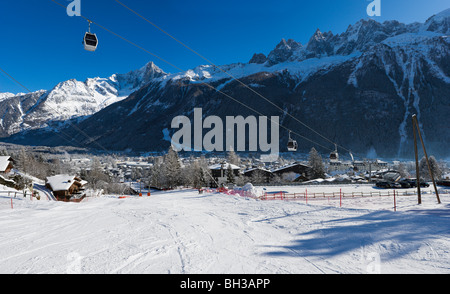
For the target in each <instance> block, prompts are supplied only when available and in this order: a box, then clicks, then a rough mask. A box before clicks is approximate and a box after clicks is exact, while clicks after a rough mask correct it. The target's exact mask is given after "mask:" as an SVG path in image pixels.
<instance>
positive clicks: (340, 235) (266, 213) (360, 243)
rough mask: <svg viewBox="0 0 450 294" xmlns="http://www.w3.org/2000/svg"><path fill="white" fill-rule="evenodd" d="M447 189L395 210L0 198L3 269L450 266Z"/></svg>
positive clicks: (168, 196) (184, 195)
mask: <svg viewBox="0 0 450 294" xmlns="http://www.w3.org/2000/svg"><path fill="white" fill-rule="evenodd" d="M279 188H280V189H281V190H283V191H285V190H289V189H299V188H298V187H297V188H294V187H279ZM270 189H272V190H273V189H277V187H271V188H270ZM311 189H312V188H311ZM309 190H310V188H308V191H309ZM273 191H276V190H273ZM447 195H448V194H447ZM447 197H449V196H445V195H442V196H441V200H442V202H443V204H441V205H437V204H435V199H433V197H432V196H429V195H427V194H424V199H423V202H424V204H422V206H418V205H417V204H415V201H416V199H414V197H403V198H401V197H399V199H398V210H399V211H397V212H393V211H392V203H391V202H392V199H386V198H378V197H373V198H370V199H356V198H355V199H348V198H345V199H344V201H343V202H344V207H342V208H340V207H339V204H338V202H337V201H338V200H336V199H332V200H329V199H328V200H313V199H311V200H310V201H309V202H310V203H308V204H305V203H304V202H303V201H295V202H294V201H291V202H288V201H278V200H274V201H259V200H254V199H247V198H242V197H238V196H228V195H222V194H212V193H206V194H203V195H199V194H198V193H197V192H196V191H192V190H180V191H168V192H155V193H152V196H151V197H130V198H126V199H118V198H117V197H114V196H104V197H100V198H92V199H89V200H88V201H87V202H82V203H62V202H56V201H48V200H45V199H44V200H40V201H37V200H33V201H30V200H27V199H14V209H10V207H8V203H9V201H10V199H9V198H1V197H0V211H1V212H2V213H1V215H0V273H107V274H123V273H163V274H166V273H172V274H197V273H198V274H201V273H206V274H210V273H219V274H221V273H243V274H244V273H246V274H264V273H266V274H267V273H268V274H289V273H300V274H301V273H313V274H324V273H325V274H329V273H366V272H367V269H368V267H369V266H370V265H371V263H370V260H369V257H370V256H371V255H370V254H372V253H376V254H377V255H378V256H379V257H380V271H381V273H450V255H449V248H450V246H449V245H450V238H449V235H450V229H449V221H450V217H449V216H450V214H449V211H450V210H449V209H450V206H449V205H448V204H445V203H448V200H450V199H449V198H447ZM380 205H381V206H380ZM380 207H381V208H380Z"/></svg>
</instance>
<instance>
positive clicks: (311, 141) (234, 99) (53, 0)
mask: <svg viewBox="0 0 450 294" xmlns="http://www.w3.org/2000/svg"><path fill="white" fill-rule="evenodd" d="M50 1H52V2H53V3H55V4H57V5H59V6H61V7H63V8H67V7H66V6H64V5H63V4H60V3H58V2H57V1H55V0H50ZM80 17H82V18H83V19H85V20H89V21H91V23H92V24H95V25H96V26H98V27H100V28H101V29H103V30H105V31H107V32H109V33H111V34H113V35H114V36H116V37H118V38H120V39H122V40H123V41H126V42H127V43H129V44H131V45H133V46H135V47H137V48H138V49H141V50H142V51H144V52H146V53H148V54H150V55H152V56H153V57H155V58H157V59H159V60H161V61H163V62H164V63H166V64H168V65H170V66H172V67H174V68H176V69H177V70H179V71H180V72H184V73H186V72H187V71H186V70H183V69H181V68H180V67H178V66H176V65H174V64H173V63H171V62H169V61H167V60H165V59H163V58H161V57H159V56H157V55H156V54H154V53H152V52H150V51H148V50H147V49H145V48H143V47H142V46H140V45H138V44H136V43H134V42H132V41H130V40H128V39H126V38H125V37H123V36H121V35H119V34H117V33H115V32H113V31H112V30H110V29H108V28H106V27H104V26H102V25H100V24H98V23H96V22H95V21H93V20H92V19H88V18H86V17H85V16H83V15H81V14H80ZM199 84H200V85H205V86H207V87H209V88H210V89H213V90H215V91H216V92H218V93H220V94H222V95H224V96H226V97H228V98H229V99H231V100H233V101H235V102H236V103H239V104H240V105H242V106H244V107H246V108H247V109H249V110H251V111H253V112H255V113H257V114H259V115H260V116H264V114H262V113H261V112H259V111H257V110H255V109H254V108H252V107H250V106H248V105H246V104H245V103H243V102H241V101H239V100H238V99H236V98H234V97H232V96H230V95H228V94H226V93H224V92H223V91H221V90H219V89H217V88H216V87H214V86H212V85H210V84H208V83H206V82H202V83H199ZM267 119H268V120H269V121H271V122H272V119H271V118H270V117H267ZM273 122H274V123H276V124H277V125H279V126H280V127H282V128H284V129H286V130H288V131H291V130H290V129H288V128H287V127H285V126H283V125H281V124H280V123H278V122H275V121H273ZM78 130H79V131H80V132H82V130H80V129H78ZM291 132H292V133H293V134H295V135H297V136H299V137H301V138H302V139H304V140H306V141H308V142H310V143H312V144H314V145H316V146H320V147H321V148H323V149H325V150H328V151H331V149H330V148H328V147H326V146H324V145H322V144H319V143H317V142H315V141H313V140H311V139H309V138H307V137H305V136H302V135H300V134H298V133H296V132H294V131H291ZM83 133H84V132H83ZM84 135H85V136H88V135H87V134H85V133H84ZM92 140H93V141H94V142H95V140H94V139H92Z"/></svg>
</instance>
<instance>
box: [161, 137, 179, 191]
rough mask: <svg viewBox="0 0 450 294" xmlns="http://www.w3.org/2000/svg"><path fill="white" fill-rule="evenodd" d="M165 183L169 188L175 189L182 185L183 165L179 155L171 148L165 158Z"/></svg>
mask: <svg viewBox="0 0 450 294" xmlns="http://www.w3.org/2000/svg"><path fill="white" fill-rule="evenodd" d="M164 171H165V173H164V174H165V177H166V178H165V182H166V186H167V188H171V189H173V188H175V187H176V186H178V185H179V184H180V182H181V181H180V171H181V164H180V158H179V157H178V153H177V152H176V151H175V150H174V149H173V148H172V146H170V148H169V150H168V152H167V154H166V156H165V157H164Z"/></svg>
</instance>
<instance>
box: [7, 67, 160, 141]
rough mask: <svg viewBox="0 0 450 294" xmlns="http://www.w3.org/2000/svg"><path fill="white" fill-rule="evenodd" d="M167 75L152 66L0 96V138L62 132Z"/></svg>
mask: <svg viewBox="0 0 450 294" xmlns="http://www.w3.org/2000/svg"><path fill="white" fill-rule="evenodd" d="M164 75H165V73H164V72H163V71H162V70H161V69H160V68H158V67H157V66H156V65H155V64H154V63H153V62H149V63H148V64H146V65H145V66H144V67H142V68H141V69H138V70H136V71H131V72H129V73H127V74H114V75H112V76H111V77H109V78H93V79H87V80H86V81H84V82H80V81H77V80H74V79H72V80H68V81H64V82H61V83H59V84H58V85H56V86H55V87H54V88H53V89H52V90H50V91H44V90H42V91H37V92H34V93H29V94H17V95H14V94H11V93H4V94H0V118H1V119H0V137H8V136H10V135H13V134H16V133H20V132H23V131H29V130H33V129H41V128H44V127H49V126H51V127H52V128H56V129H59V128H60V127H61V126H63V125H64V122H65V121H67V120H71V119H75V120H82V119H85V118H86V117H88V116H90V115H92V114H94V113H96V112H98V111H100V110H102V109H103V108H105V107H107V106H109V105H111V104H113V103H115V102H118V101H121V100H123V99H124V98H126V97H128V95H129V94H131V93H132V92H134V91H136V90H137V89H139V88H140V87H142V86H144V85H145V84H147V83H148V82H149V81H151V80H153V79H155V78H160V77H162V76H164Z"/></svg>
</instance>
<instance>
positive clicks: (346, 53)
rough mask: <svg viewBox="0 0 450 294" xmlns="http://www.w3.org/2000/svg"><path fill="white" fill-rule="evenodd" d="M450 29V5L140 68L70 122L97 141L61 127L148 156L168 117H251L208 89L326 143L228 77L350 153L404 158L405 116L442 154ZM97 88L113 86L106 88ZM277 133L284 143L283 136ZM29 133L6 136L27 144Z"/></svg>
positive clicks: (39, 140)
mask: <svg viewBox="0 0 450 294" xmlns="http://www.w3.org/2000/svg"><path fill="white" fill-rule="evenodd" d="M449 23H450V9H447V10H445V11H443V12H441V13H439V14H437V15H434V16H432V17H430V18H429V19H428V20H427V21H426V22H425V23H423V24H421V23H413V24H402V23H399V22H398V21H386V22H383V23H379V22H377V21H375V20H373V19H366V20H360V21H358V22H357V23H355V24H353V25H349V26H348V28H347V30H346V31H345V32H343V33H341V34H334V33H332V32H322V31H321V30H319V29H317V30H316V31H315V32H314V33H313V35H312V36H311V38H310V40H309V41H308V43H307V44H301V43H299V42H297V41H295V40H292V39H289V40H285V39H283V40H281V42H280V43H279V44H278V45H276V47H275V48H274V49H273V50H272V51H271V52H269V53H268V54H267V55H265V54H263V53H256V54H254V55H253V57H252V58H251V59H250V61H249V62H248V63H233V64H228V65H221V66H219V67H216V66H212V65H201V66H197V67H196V68H193V69H191V70H188V71H186V72H182V73H174V74H165V73H163V72H162V71H160V70H159V71H158V70H156V69H155V70H147V71H145V70H144V71H142V70H140V71H139V72H140V73H138V74H137V76H139V77H142V76H143V75H144V76H146V77H148V78H146V79H145V78H144V79H143V80H145V82H143V83H140V82H139V81H140V80H142V78H138V79H137V81H138V82H137V83H136V84H135V83H134V82H133V81H134V80H133V77H134V75H133V74H128V75H127V77H128V78H129V79H127V78H124V79H121V81H122V82H123V84H124V85H126V86H124V87H123V86H120V85H121V82H118V81H119V78H117V77H116V79H110V80H108V81H107V82H105V81H103V82H104V84H103V86H99V88H102V89H104V90H103V91H104V92H101V93H111V92H112V93H117V92H114V89H118V88H120V89H124V88H127V89H128V90H129V92H131V91H132V90H134V89H138V88H139V86H142V87H140V88H139V90H138V91H136V92H134V93H133V94H131V95H130V96H129V97H128V98H126V99H123V100H121V101H120V102H117V103H114V104H112V105H111V106H110V107H108V108H106V109H102V110H101V111H98V112H96V113H95V114H94V115H92V116H90V117H89V118H86V119H85V120H84V121H82V122H80V123H79V124H78V125H77V126H78V128H79V129H82V130H83V132H84V133H86V134H88V135H89V136H90V137H91V138H96V143H95V144H93V143H92V142H91V139H88V138H86V137H85V136H84V135H81V134H79V132H78V131H77V130H75V129H71V128H70V127H69V128H67V129H66V130H65V131H66V132H67V133H69V134H70V135H71V136H72V137H73V138H74V140H76V141H77V143H83V144H85V145H87V146H92V147H96V145H97V144H101V145H102V146H104V147H106V148H109V149H113V150H126V149H129V150H130V149H131V150H136V151H153V150H161V149H166V148H167V147H168V144H169V142H168V141H167V129H170V123H171V120H172V118H173V117H175V116H178V115H187V116H191V115H192V110H193V108H194V107H202V108H203V109H204V115H217V116H220V117H223V118H224V117H225V116H230V115H235V116H236V115H243V116H247V115H255V113H253V112H251V111H250V110H248V109H246V108H243V107H242V106H241V105H239V104H237V103H236V102H233V101H232V100H229V99H228V98H227V97H225V96H224V95H222V94H221V93H218V92H217V91H215V90H213V89H211V88H210V87H207V86H206V85H205V83H208V84H210V85H213V86H214V87H216V88H217V89H219V90H221V91H223V92H224V93H227V94H228V95H230V96H232V97H234V98H237V99H239V100H240V101H242V102H244V103H245V104H246V105H248V106H250V107H252V108H253V109H257V110H258V111H259V112H261V113H263V114H265V115H267V116H270V115H278V116H280V120H281V121H280V122H281V123H282V124H283V125H284V126H286V127H288V128H291V129H292V130H295V131H296V132H298V133H301V134H302V135H304V136H306V137H309V138H311V139H313V140H315V141H318V142H320V143H322V144H328V142H326V141H325V142H323V141H322V139H321V138H320V137H317V135H316V134H314V133H311V132H310V131H309V130H307V129H305V128H303V127H302V126H300V125H299V124H298V123H296V122H295V121H293V120H292V119H289V117H286V116H285V114H284V113H281V112H280V111H278V110H277V109H276V108H274V107H273V106H272V105H270V104H268V103H267V102H265V101H263V100H262V99H260V97H258V96H257V95H255V94H254V93H252V92H251V91H249V90H248V89H247V88H245V87H243V86H242V85H241V84H240V83H238V82H236V81H234V80H233V79H232V78H231V77H230V75H232V76H233V77H235V78H238V79H240V81H242V82H244V83H245V84H247V85H249V86H250V87H252V88H254V89H255V90H257V91H258V92H259V93H261V94H262V95H264V96H265V97H267V98H268V99H270V100H271V101H272V102H274V103H276V104H277V105H278V106H279V107H280V108H282V109H285V110H286V111H288V112H289V113H290V114H291V115H293V116H295V117H298V118H301V120H302V121H304V122H306V123H307V124H308V125H310V126H312V127H313V128H314V129H315V130H316V131H318V132H320V133H322V134H323V135H325V136H326V137H328V138H331V139H332V140H335V141H336V142H338V143H339V144H340V145H343V146H346V147H347V148H349V149H351V150H352V151H354V152H355V153H357V152H359V153H363V154H364V153H365V152H367V150H369V149H370V150H376V152H377V153H378V154H379V155H383V156H409V155H410V154H411V152H412V151H413V148H412V147H411V146H412V145H411V141H412V128H411V127H410V125H409V124H410V117H411V115H412V114H414V113H417V114H418V116H419V120H420V122H421V127H422V131H423V134H424V137H425V140H426V141H427V146H429V148H430V151H432V152H434V153H436V154H443V155H445V156H450V154H448V153H449V151H448V147H447V146H446V144H448V142H450V130H449V129H448V125H450V118H449V117H448V113H450V99H449V98H450V94H449V93H450V78H449V77H450V54H449V53H450V39H449ZM153 66H154V65H153V64H151V66H150V68H153ZM147 67H148V66H147ZM224 71H225V72H226V73H224ZM142 72H150V73H151V74H149V75H145V74H143V73H142ZM153 72H154V74H153ZM130 79H131V80H130ZM132 80H133V81H132ZM99 83H100V84H101V81H96V82H95V84H96V85H98V84H99ZM84 84H85V85H88V83H87V82H86V83H84ZM105 84H106V85H115V86H116V87H112V90H111V91H108V90H107V89H108V87H106V86H105ZM130 85H132V86H130ZM85 87H86V88H92V87H88V86H85ZM130 87H131V88H132V89H130ZM69 88H71V89H72V88H78V87H75V85H73V86H71V87H69ZM94 88H95V87H94ZM76 91H80V90H76ZM104 96H105V95H103V97H104ZM113 96H115V97H119V96H120V95H117V94H115V95H113ZM119 100H120V99H119ZM111 101H113V100H111ZM60 103H62V102H61V101H60ZM77 110H78V109H77ZM93 111H94V110H93ZM281 135H282V136H283V137H282V138H281V141H280V146H283V145H284V144H283V142H285V141H286V137H287V134H281ZM30 136H32V134H31V135H30V134H28V135H27V137H24V136H14V137H12V138H10V139H9V140H10V141H12V142H18V143H26V141H27V140H30V138H31V137H30ZM33 140H36V144H48V145H56V144H61V143H64V142H61V140H60V139H59V138H57V137H55V136H52V135H51V134H49V135H48V136H42V134H41V133H36V135H35V136H34V137H33ZM298 141H299V144H300V149H303V150H305V151H307V150H309V149H310V148H311V144H310V143H309V142H307V141H302V140H300V139H299V140H298ZM96 148H97V147H96ZM330 148H334V146H330Z"/></svg>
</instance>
